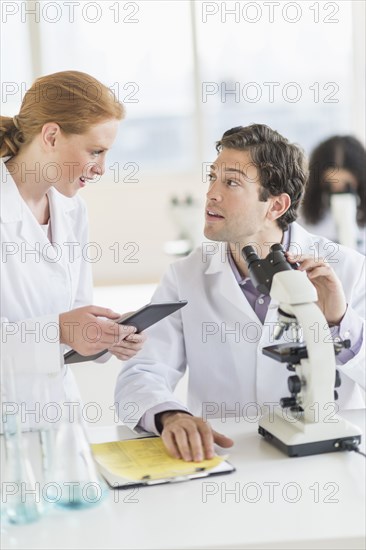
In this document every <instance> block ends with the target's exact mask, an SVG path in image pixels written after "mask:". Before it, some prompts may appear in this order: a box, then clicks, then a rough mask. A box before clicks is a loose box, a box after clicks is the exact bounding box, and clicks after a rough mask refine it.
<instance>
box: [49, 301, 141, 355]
mask: <svg viewBox="0 0 366 550" xmlns="http://www.w3.org/2000/svg"><path fill="white" fill-rule="evenodd" d="M118 318H120V314H119V313H116V312H115V311H112V310H111V309H108V308H104V307H98V306H86V307H79V308H77V309H73V310H71V311H67V312H66V313H61V314H60V316H59V326H60V342H61V344H66V345H68V346H70V347H71V348H73V349H74V350H76V351H77V352H79V353H81V355H94V354H95V353H98V352H99V351H103V350H105V349H109V348H110V347H112V346H113V345H114V344H117V345H118V344H119V343H120V342H121V341H122V340H123V339H125V338H127V337H128V336H132V335H133V333H134V332H136V328H135V327H129V326H127V325H119V324H118V323H116V322H115V321H116V319H118ZM136 336H137V335H136Z"/></svg>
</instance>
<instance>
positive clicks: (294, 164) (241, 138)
mask: <svg viewBox="0 0 366 550" xmlns="http://www.w3.org/2000/svg"><path fill="white" fill-rule="evenodd" d="M224 148H227V149H237V150H238V151H249V153H250V156H251V159H252V161H253V163H254V165H255V166H256V167H257V168H258V170H259V177H260V182H261V191H260V193H259V200H260V201H263V202H265V201H267V200H268V198H269V197H270V196H278V195H281V193H287V194H288V195H289V196H290V199H291V206H290V208H289V209H288V210H287V211H286V212H285V213H284V214H283V215H282V216H281V217H280V218H278V219H277V220H276V221H277V224H278V225H279V227H280V228H281V229H283V230H286V229H287V227H288V224H289V223H291V222H293V221H295V220H296V218H297V210H298V207H299V204H300V201H301V197H302V195H303V191H304V186H305V183H306V178H307V171H306V168H305V156H304V153H303V151H302V149H300V147H298V146H297V145H295V144H293V143H290V142H289V141H288V140H287V139H286V138H284V137H283V136H281V134H279V133H278V132H276V131H275V130H272V129H271V128H269V126H266V125H264V124H252V125H250V126H237V127H236V128H231V130H227V131H226V132H225V133H224V135H223V136H222V138H221V139H220V140H219V141H217V142H216V150H217V152H218V153H219V152H220V151H221V150H222V149H224Z"/></svg>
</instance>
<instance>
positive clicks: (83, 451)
mask: <svg viewBox="0 0 366 550" xmlns="http://www.w3.org/2000/svg"><path fill="white" fill-rule="evenodd" d="M54 457H55V459H54V463H53V468H52V477H53V482H52V484H50V485H49V490H48V494H49V495H50V497H51V498H52V499H53V500H54V502H55V504H56V505H58V506H63V507H68V508H85V507H90V506H95V505H97V504H99V503H100V502H101V500H102V499H103V498H104V497H105V496H106V494H108V488H107V485H106V483H105V482H104V480H103V479H102V477H101V476H100V475H99V473H98V471H97V468H96V465H95V463H94V460H93V456H92V452H91V450H90V446H89V443H88V440H87V437H86V434H85V430H84V426H83V423H82V419H81V414H80V408H79V407H78V410H77V411H76V413H75V411H71V410H70V409H68V408H66V407H65V406H64V407H63V412H62V421H61V424H60V426H59V428H58V431H57V435H56V442H55V452H54Z"/></svg>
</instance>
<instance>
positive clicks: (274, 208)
mask: <svg viewBox="0 0 366 550" xmlns="http://www.w3.org/2000/svg"><path fill="white" fill-rule="evenodd" d="M270 201H271V206H270V208H269V209H268V212H267V217H268V218H269V219H270V220H271V221H275V220H277V219H278V218H280V217H281V216H283V214H284V213H285V212H287V210H288V209H289V208H290V206H291V199H290V195H288V194H287V193H281V195H278V196H276V197H271V199H270Z"/></svg>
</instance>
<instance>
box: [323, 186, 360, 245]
mask: <svg viewBox="0 0 366 550" xmlns="http://www.w3.org/2000/svg"><path fill="white" fill-rule="evenodd" d="M329 201H330V212H331V215H332V218H333V220H334V223H335V226H336V229H337V235H338V239H337V240H338V242H339V243H340V244H343V245H344V246H349V247H350V248H353V249H354V250H357V244H358V243H357V235H358V227H357V222H356V217H357V195H356V193H355V192H354V191H353V190H352V188H351V186H350V184H346V186H345V188H344V189H343V190H342V191H333V190H331V189H329Z"/></svg>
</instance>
